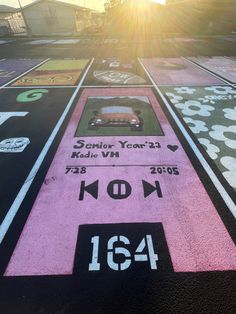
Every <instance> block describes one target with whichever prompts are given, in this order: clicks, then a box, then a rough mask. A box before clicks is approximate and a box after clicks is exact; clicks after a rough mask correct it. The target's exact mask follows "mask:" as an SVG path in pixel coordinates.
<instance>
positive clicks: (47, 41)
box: [24, 39, 55, 45]
mask: <svg viewBox="0 0 236 314" xmlns="http://www.w3.org/2000/svg"><path fill="white" fill-rule="evenodd" d="M54 41H55V39H54V40H53V39H41V40H40V39H39V40H33V41H30V42H26V43H24V45H47V44H52V43H53V42H54Z"/></svg>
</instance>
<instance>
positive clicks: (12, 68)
mask: <svg viewBox="0 0 236 314" xmlns="http://www.w3.org/2000/svg"><path fill="white" fill-rule="evenodd" d="M42 61H43V59H32V60H31V59H7V60H4V61H1V62H0V86H1V85H3V84H5V83H7V82H9V81H11V80H13V79H14V78H16V77H17V76H19V75H21V74H23V73H24V72H25V71H27V70H30V69H31V68H32V67H34V66H36V65H37V64H39V63H40V62H42Z"/></svg>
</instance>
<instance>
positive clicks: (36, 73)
mask: <svg viewBox="0 0 236 314" xmlns="http://www.w3.org/2000/svg"><path fill="white" fill-rule="evenodd" d="M88 62H89V60H88V59H77V60H76V59H61V60H50V61H47V62H46V63H45V64H43V65H42V66H40V67H38V68H37V69H36V70H33V71H32V72H30V73H28V74H27V75H26V76H23V77H22V78H20V79H19V80H17V81H16V82H14V83H13V84H12V86H75V85H76V84H77V83H78V81H79V79H80V77H81V75H82V72H83V70H84V69H85V67H86V65H87V64H88Z"/></svg>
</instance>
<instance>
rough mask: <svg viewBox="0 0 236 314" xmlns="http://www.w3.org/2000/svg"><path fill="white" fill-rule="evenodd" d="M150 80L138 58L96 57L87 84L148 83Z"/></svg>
mask: <svg viewBox="0 0 236 314" xmlns="http://www.w3.org/2000/svg"><path fill="white" fill-rule="evenodd" d="M149 83H150V82H149V80H148V78H147V76H146V75H145V73H144V71H143V69H142V68H141V66H140V64H139V63H138V62H137V60H136V59H130V58H123V59H122V58H115V57H114V58H108V59H96V60H95V62H94V64H93V66H92V67H91V69H90V71H89V74H88V76H87V79H86V80H85V85H91V86H97V85H108V86H109V85H127V86H128V85H148V84H149Z"/></svg>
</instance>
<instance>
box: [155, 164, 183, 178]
mask: <svg viewBox="0 0 236 314" xmlns="http://www.w3.org/2000/svg"><path fill="white" fill-rule="evenodd" d="M150 170H151V174H163V173H167V174H170V175H174V176H178V175H179V169H178V167H164V166H162V167H151V168H150Z"/></svg>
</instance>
